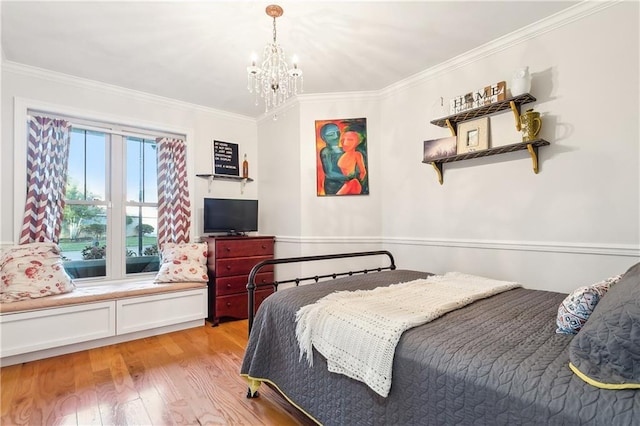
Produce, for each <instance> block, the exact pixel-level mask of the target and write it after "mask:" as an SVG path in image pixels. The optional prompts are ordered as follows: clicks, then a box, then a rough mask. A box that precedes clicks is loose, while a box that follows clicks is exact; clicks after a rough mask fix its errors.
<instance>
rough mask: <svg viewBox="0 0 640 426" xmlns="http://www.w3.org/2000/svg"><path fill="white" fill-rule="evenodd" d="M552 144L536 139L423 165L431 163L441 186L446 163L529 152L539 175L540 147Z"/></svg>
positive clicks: (445, 158) (534, 170)
mask: <svg viewBox="0 0 640 426" xmlns="http://www.w3.org/2000/svg"><path fill="white" fill-rule="evenodd" d="M549 144H550V143H549V142H547V141H545V140H544V139H536V140H532V141H527V142H520V143H514V144H511V145H504V146H497V147H495V148H489V149H485V150H482V151H475V152H467V153H464V154H458V155H452V156H450V157H443V158H438V159H437V160H434V161H423V163H430V164H431V165H432V166H433V168H434V169H435V171H436V173H437V174H438V182H440V185H442V183H443V174H444V170H443V168H442V165H443V164H444V163H452V162H454V161H462V160H469V159H471V158H479V157H488V156H491V155H498V154H506V153H507V152H514V151H522V150H525V149H526V150H527V151H529V155H531V161H532V163H533V172H534V173H536V174H537V173H538V147H541V146H545V145H549Z"/></svg>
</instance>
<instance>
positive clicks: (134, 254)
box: [125, 206, 159, 274]
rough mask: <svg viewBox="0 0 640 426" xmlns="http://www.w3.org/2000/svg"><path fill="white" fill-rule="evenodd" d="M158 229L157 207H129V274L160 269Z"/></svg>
mask: <svg viewBox="0 0 640 426" xmlns="http://www.w3.org/2000/svg"><path fill="white" fill-rule="evenodd" d="M157 228H158V209H157V208H156V207H134V206H128V207H127V219H126V228H125V229H126V230H125V232H126V234H125V237H126V241H127V247H126V252H127V261H126V264H127V274H132V273H138V272H155V271H157V270H158V269H159V257H158V235H157V231H156V230H157Z"/></svg>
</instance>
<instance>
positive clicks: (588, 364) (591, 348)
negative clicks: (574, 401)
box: [569, 263, 640, 389]
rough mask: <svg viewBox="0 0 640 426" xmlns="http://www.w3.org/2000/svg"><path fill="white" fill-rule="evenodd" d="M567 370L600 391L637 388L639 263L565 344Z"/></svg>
mask: <svg viewBox="0 0 640 426" xmlns="http://www.w3.org/2000/svg"><path fill="white" fill-rule="evenodd" d="M569 360H570V363H569V367H570V368H571V370H572V371H573V372H574V373H575V374H576V375H578V376H579V377H580V378H581V379H583V380H584V381H586V382H587V383H589V384H591V385H593V386H597V387H599V388H604V389H629V388H640V263H638V264H636V265H634V266H632V267H631V268H630V269H629V270H628V271H627V272H626V273H625V274H624V275H623V276H622V278H621V279H620V281H618V282H617V283H616V285H614V286H612V287H611V289H610V290H609V292H607V297H604V298H602V300H601V301H600V303H598V305H597V306H596V308H595V309H594V310H593V314H592V315H591V317H590V318H589V321H587V322H586V324H585V325H584V327H582V330H581V331H580V333H578V334H577V335H576V336H575V337H574V338H573V340H572V341H571V343H570V344H569Z"/></svg>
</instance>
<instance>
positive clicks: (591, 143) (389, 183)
mask: <svg viewBox="0 0 640 426" xmlns="http://www.w3.org/2000/svg"><path fill="white" fill-rule="evenodd" d="M638 9H639V4H638V3H637V2H622V3H617V4H614V5H613V6H610V5H609V4H602V3H599V2H587V3H581V4H579V5H578V6H577V7H576V8H574V9H573V12H571V11H569V12H565V13H563V14H561V15H558V16H556V17H553V18H551V19H549V20H547V21H545V22H543V23H540V24H538V25H534V26H531V27H528V28H525V29H523V30H522V31H520V32H518V33H517V34H512V35H510V36H507V37H505V38H503V39H500V40H496V41H495V42H494V43H491V44H489V45H486V46H483V47H481V48H479V49H477V50H476V51H473V52H469V53H467V54H465V55H462V56H461V57H458V58H455V59H454V60H452V61H450V62H448V63H445V64H441V65H439V66H438V67H435V68H433V69H430V70H425V72H423V73H421V74H420V75H418V76H414V77H412V78H410V79H408V80H406V81H402V82H398V83H397V84H395V85H393V86H391V87H389V88H386V89H384V90H381V91H380V92H376V93H351V94H348V93H345V94H333V95H316V96H310V95H305V96H301V97H300V98H299V101H298V102H292V103H290V104H289V105H287V106H286V107H285V108H284V109H283V110H282V111H278V120H277V121H273V120H272V117H271V116H267V117H265V118H264V119H262V120H260V121H259V122H258V123H256V122H255V121H254V120H252V119H248V118H246V117H238V116H234V115H231V114H227V113H224V112H221V111H212V110H207V109H204V108H200V107H197V106H193V105H185V104H182V103H178V102H174V101H169V100H165V99H159V98H155V97H150V96H148V95H143V94H139V93H135V92H131V91H126V90H121V89H116V88H111V87H107V86H104V85H102V84H98V83H95V82H84V81H81V80H77V79H74V78H67V77H64V76H57V75H54V74H51V73H42V72H39V71H33V70H30V69H25V68H24V67H20V66H16V65H14V64H7V63H3V68H2V71H3V73H2V94H1V95H2V124H3V127H2V131H1V132H2V133H1V136H2V142H1V148H2V149H1V150H0V152H1V154H0V155H1V156H2V159H1V160H0V166H1V167H2V177H3V178H2V179H1V180H0V189H1V191H2V193H1V196H0V200H1V201H2V205H1V206H0V214H1V215H2V217H1V220H0V242H7V241H12V240H13V238H14V232H15V228H16V227H17V226H19V222H20V218H15V217H13V204H14V190H17V191H21V190H22V189H21V187H20V182H19V180H20V179H22V177H21V176H18V178H15V177H14V175H15V170H16V168H15V166H14V151H13V148H14V146H13V141H14V128H13V115H14V108H13V99H14V97H20V98H26V99H36V100H38V101H40V102H45V103H55V104H60V105H63V106H67V107H70V108H73V109H78V110H82V111H86V112H87V114H88V115H92V114H97V115H103V116H117V117H124V118H127V119H129V120H133V121H139V122H141V123H148V124H153V125H168V126H170V127H171V128H178V129H186V131H187V132H188V134H189V135H190V138H191V139H192V143H193V144H194V145H195V152H194V154H195V155H194V156H193V157H192V158H191V159H190V161H191V170H192V173H208V172H210V171H211V143H212V140H213V139H220V140H224V141H229V142H236V143H239V144H240V151H241V153H244V152H247V154H248V157H249V160H250V169H251V171H250V174H251V176H252V177H253V178H255V181H254V182H252V183H249V184H247V185H246V187H245V190H244V194H240V185H239V184H237V183H233V182H219V181H214V182H213V183H212V185H211V192H208V184H207V182H206V181H205V180H203V179H195V178H192V181H193V182H192V183H193V185H192V188H194V191H193V198H194V200H195V203H194V206H195V208H196V209H197V211H196V212H195V217H196V218H199V217H200V216H201V214H202V212H201V207H202V198H204V197H205V196H224V197H234V198H242V197H246V198H256V197H258V188H259V197H258V198H259V199H260V209H261V217H260V230H261V233H262V234H273V235H276V236H277V237H278V243H277V244H276V253H277V255H278V256H290V255H297V254H314V253H329V252H338V251H354V250H369V249H375V248H381V247H383V248H388V249H390V250H391V251H392V252H393V253H394V255H395V257H396V261H397V263H398V265H399V266H400V267H403V268H413V269H420V270H428V271H433V272H444V271H448V270H460V271H464V272H469V273H479V274H483V275H488V276H492V277H495V278H502V279H515V280H519V281H521V282H523V283H524V284H525V285H527V286H528V287H532V288H542V289H554V290H558V291H570V290H571V289H573V288H574V287H576V286H578V285H582V284H586V283H590V282H593V281H594V280H597V279H602V278H605V277H607V276H609V275H612V274H615V273H620V272H623V271H624V270H625V269H626V268H627V267H629V266H630V265H631V264H633V263H635V262H638V260H640V248H639V247H640V210H639V209H640V207H639V205H640V183H639V182H640V158H639V157H640V152H639V145H640V142H639V141H640V136H639V133H640V132H639V129H638V124H639V121H638V117H639V116H640V111H639V107H638V97H639V96H638V95H639V93H640V90H639V82H638V75H639V74H640V70H639V68H638V63H639V58H638V52H639V50H640V49H639V42H638V38H639V37H638V12H639V11H638ZM620 28H624V39H623V42H621V41H620V36H619V34H620ZM418 54H419V52H418ZM523 65H529V67H530V69H531V71H532V72H533V76H534V79H533V88H532V93H533V95H534V96H536V97H537V98H538V101H537V102H535V103H533V104H531V105H530V106H531V107H534V108H535V109H536V110H537V111H540V112H541V113H542V114H543V121H544V124H543V130H542V132H541V137H543V138H544V139H546V140H548V141H550V142H551V146H549V147H542V148H541V149H540V151H539V154H540V173H539V174H538V175H535V174H534V173H533V172H532V170H531V159H530V158H529V157H528V154H526V152H525V151H521V152H516V153H510V154H506V155H501V156H493V157H487V158H482V159H475V160H468V161H463V162H458V163H453V164H446V165H445V166H444V169H445V171H444V185H442V186H440V185H439V184H438V182H437V179H436V176H435V173H434V171H433V169H432V167H431V166H430V165H428V164H423V163H422V162H421V161H422V142H423V141H424V140H428V139H433V138H438V137H443V136H447V135H448V131H447V130H446V129H441V128H438V127H435V126H433V125H431V124H429V121H430V120H432V119H434V118H438V117H440V116H442V115H447V114H446V112H443V111H442V110H441V109H440V108H439V106H438V101H439V98H440V97H441V96H442V97H443V98H444V99H445V101H448V100H449V99H450V98H452V97H454V96H457V95H460V94H462V93H466V92H468V91H470V90H473V89H476V88H478V87H483V86H485V85H487V84H489V83H494V82H497V81H500V80H507V82H508V81H509V78H510V75H511V72H512V71H513V70H514V69H516V68H518V67H520V66H523ZM358 117H366V118H367V133H368V140H369V145H368V149H369V152H368V154H369V156H368V163H369V164H368V165H369V178H370V195H368V196H349V197H317V196H316V195H315V170H316V164H315V161H316V156H315V149H314V143H315V142H314V134H315V133H314V122H315V120H321V119H337V118H358ZM491 129H492V135H491V136H492V137H491V143H492V144H493V145H494V146H497V145H504V144H510V143H514V142H517V141H518V140H519V138H520V135H519V134H518V133H517V132H516V131H515V128H514V126H513V116H511V115H509V114H503V115H496V116H492V118H491ZM19 143H22V142H20V141H19ZM22 148H23V147H21V146H18V149H22ZM258 159H259V161H258ZM199 227H201V225H200V224H197V225H196V229H197V231H196V233H197V234H199V229H201V228H199Z"/></svg>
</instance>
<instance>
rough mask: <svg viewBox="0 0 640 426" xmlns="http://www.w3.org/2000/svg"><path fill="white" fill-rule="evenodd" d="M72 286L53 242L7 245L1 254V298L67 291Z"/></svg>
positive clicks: (70, 289)
mask: <svg viewBox="0 0 640 426" xmlns="http://www.w3.org/2000/svg"><path fill="white" fill-rule="evenodd" d="M74 288H75V285H74V284H73V282H72V281H71V278H70V277H69V275H67V272H66V271H65V270H64V267H63V266H62V259H61V257H60V248H59V247H58V245H57V244H54V243H29V244H22V245H18V246H13V247H10V248H8V249H7V250H6V251H4V252H3V253H2V255H1V256H0V302H2V303H10V302H17V301H20V300H25V299H36V298H38V297H44V296H51V295H53V294H62V293H68V292H70V291H72V290H73V289H74Z"/></svg>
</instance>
